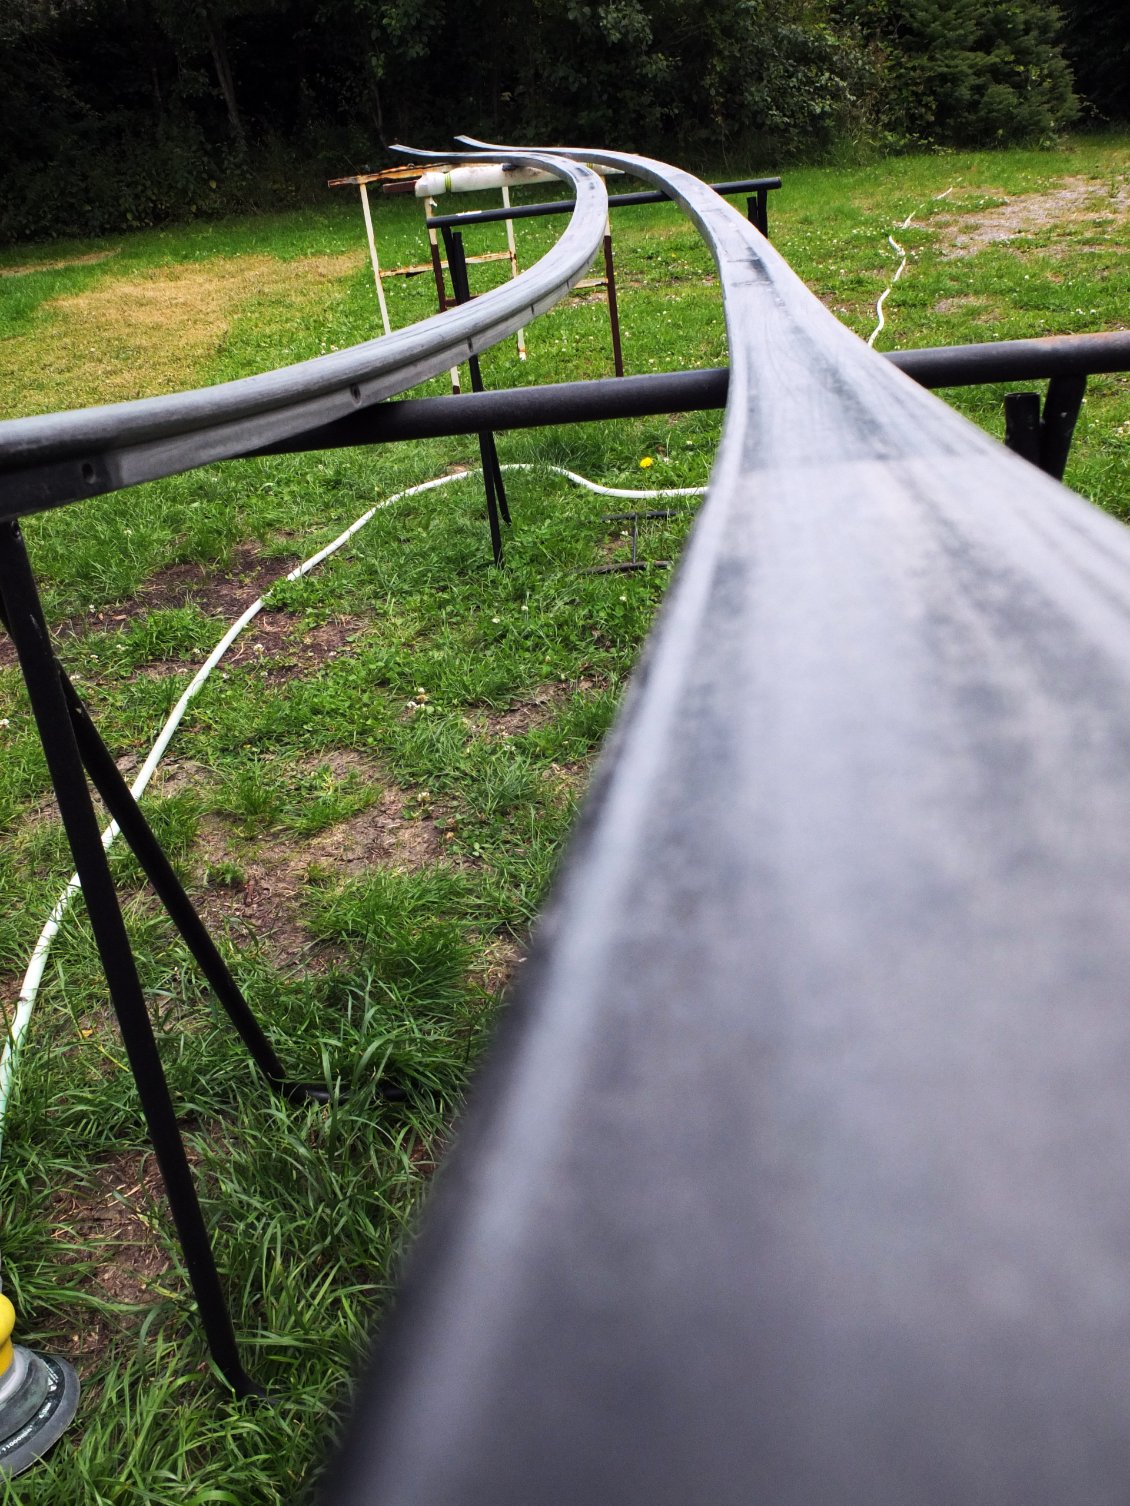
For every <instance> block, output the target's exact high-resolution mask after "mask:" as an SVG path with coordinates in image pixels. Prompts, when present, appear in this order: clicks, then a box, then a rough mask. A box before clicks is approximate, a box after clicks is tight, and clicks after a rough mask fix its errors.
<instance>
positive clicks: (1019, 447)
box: [1004, 392, 1040, 465]
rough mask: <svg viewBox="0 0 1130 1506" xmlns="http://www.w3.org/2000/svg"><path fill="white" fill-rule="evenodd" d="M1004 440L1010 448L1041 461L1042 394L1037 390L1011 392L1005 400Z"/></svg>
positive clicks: (1025, 457)
mask: <svg viewBox="0 0 1130 1506" xmlns="http://www.w3.org/2000/svg"><path fill="white" fill-rule="evenodd" d="M1004 442H1005V444H1006V445H1007V446H1008V448H1009V449H1010V450H1013V451H1015V453H1016V454H1017V455H1022V456H1023V457H1024V459H1025V460H1030V461H1031V462H1032V464H1033V465H1039V463H1040V396H1039V393H1037V392H1010V393H1008V395H1007V396H1006V397H1005V400H1004Z"/></svg>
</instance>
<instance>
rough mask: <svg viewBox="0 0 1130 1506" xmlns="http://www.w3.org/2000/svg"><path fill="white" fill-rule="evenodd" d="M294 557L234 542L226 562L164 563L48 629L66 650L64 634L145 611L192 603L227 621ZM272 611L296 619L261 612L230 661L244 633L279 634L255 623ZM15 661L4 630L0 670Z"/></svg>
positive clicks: (112, 627) (122, 622)
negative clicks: (267, 554) (128, 590)
mask: <svg viewBox="0 0 1130 1506" xmlns="http://www.w3.org/2000/svg"><path fill="white" fill-rule="evenodd" d="M297 562H298V561H297V557H296V556H294V555H291V556H280V555H276V556H274V557H272V558H270V559H264V558H263V557H262V556H261V555H260V554H259V549H258V545H256V544H250V543H249V544H239V545H237V546H236V548H235V549H233V551H232V555H231V559H230V561H229V563H228V564H227V565H226V566H219V565H216V564H202V563H200V562H199V561H196V560H191V561H187V562H185V563H183V564H178V565H168V566H166V568H165V569H163V570H159V571H158V572H157V574H156V575H154V576H153V577H152V579H151V580H149V581H147V582H146V583H145V585H143V586H142V587H141V588H140V589H139V591H138V592H137V595H136V596H131V597H130V598H129V599H128V600H127V601H122V602H117V603H115V605H113V606H109V607H104V608H102V609H101V610H99V611H97V612H81V613H78V614H76V615H75V616H73V617H66V618H64V619H63V621H62V622H60V623H58V624H57V625H56V626H55V627H54V628H53V629H52V633H53V636H54V638H55V640H56V642H57V643H58V644H59V645H60V648H61V649H63V650H64V651H65V644H66V640H67V639H68V638H82V637H85V636H86V634H87V633H95V632H114V631H117V630H118V629H119V628H123V627H125V626H126V625H127V624H128V623H131V622H136V621H138V620H139V619H141V618H143V617H146V616H148V614H149V613H150V612H155V611H163V610H167V609H168V608H170V607H184V606H195V607H197V608H198V610H199V611H201V612H203V613H204V614H205V615H206V616H208V617H216V618H218V619H220V620H221V621H223V622H224V623H229V622H232V621H234V620H235V618H237V617H238V616H240V615H241V613H243V612H245V611H246V610H247V608H248V607H249V606H250V605H251V603H252V602H253V601H255V600H256V599H257V598H258V597H260V596H262V595H264V593H265V592H266V591H268V590H269V589H270V587H271V586H273V585H274V584H275V582H276V581H278V580H281V579H282V577H283V576H285V575H286V574H287V572H288V571H290V570H292V569H293V568H294V566H295V564H297ZM275 616H278V617H279V618H286V619H287V621H288V622H289V623H291V624H293V623H294V622H296V621H300V620H301V619H298V618H296V617H295V616H294V614H292V613H282V612H280V613H277V614H276V613H273V612H267V611H264V612H263V613H261V614H260V617H259V618H257V619H256V621H255V623H253V624H252V627H251V630H250V632H249V634H245V635H244V636H243V637H241V638H240V639H237V641H236V643H235V644H234V645H233V646H232V649H231V652H230V655H229V662H233V661H234V662H239V661H240V660H241V659H242V658H245V657H246V654H245V650H244V645H245V642H246V639H247V638H248V637H250V638H251V640H252V641H254V639H255V635H256V633H258V635H259V638H260V639H261V640H262V639H264V638H265V637H267V636H275V637H278V636H280V635H282V634H283V629H281V628H272V627H270V626H262V627H261V626H260V624H264V623H266V622H267V620H268V619H269V618H271V617H275ZM15 663H16V650H15V648H14V647H13V645H12V640H11V639H10V638H9V637H8V635H7V633H4V634H3V635H2V636H0V669H6V668H8V667H10V666H11V665H14V664H15ZM187 667H188V666H187V665H185V664H183V663H180V662H177V661H170V662H168V663H167V664H166V665H165V669H164V672H165V673H172V672H174V671H176V670H178V669H185V668H187Z"/></svg>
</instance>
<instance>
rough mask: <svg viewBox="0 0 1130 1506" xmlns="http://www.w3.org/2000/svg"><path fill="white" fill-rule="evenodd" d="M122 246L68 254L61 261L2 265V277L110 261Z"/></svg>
mask: <svg viewBox="0 0 1130 1506" xmlns="http://www.w3.org/2000/svg"><path fill="white" fill-rule="evenodd" d="M121 249H122V248H121V247H120V246H114V247H112V248H111V249H110V250H109V251H88V252H87V253H86V255H85V256H67V257H64V258H63V259H62V260H61V261H29V262H27V263H25V264H24V265H23V266H21V267H0V277H30V276H31V274H32V273H33V272H61V271H63V270H64V269H65V268H66V267H89V266H93V265H94V264H95V263H96V262H100V261H109V260H110V258H111V256H117V254H118V252H119V251H120V250H121Z"/></svg>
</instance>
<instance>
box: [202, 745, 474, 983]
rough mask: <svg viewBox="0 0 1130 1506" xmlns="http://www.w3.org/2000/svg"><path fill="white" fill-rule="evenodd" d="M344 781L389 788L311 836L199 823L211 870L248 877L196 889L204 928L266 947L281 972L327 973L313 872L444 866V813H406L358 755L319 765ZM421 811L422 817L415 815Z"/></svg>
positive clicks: (400, 795) (339, 874) (402, 799)
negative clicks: (314, 930)
mask: <svg viewBox="0 0 1130 1506" xmlns="http://www.w3.org/2000/svg"><path fill="white" fill-rule="evenodd" d="M319 762H320V763H322V764H328V765H329V766H330V767H331V768H332V769H333V772H334V774H335V775H336V776H337V777H338V778H344V777H345V776H346V775H347V774H349V773H362V774H364V775H365V776H366V777H367V778H370V779H371V780H373V781H374V782H378V783H380V784H382V785H383V791H382V793H381V795H380V797H379V798H378V799H377V800H376V801H374V803H373V804H371V805H369V806H367V807H366V808H365V809H364V810H362V811H359V812H358V813H357V814H356V815H354V816H350V817H348V818H347V819H346V820H344V821H339V822H337V823H336V824H335V825H333V826H330V827H327V828H326V830H325V831H321V832H318V833H317V834H316V835H315V836H312V837H302V838H299V837H295V836H294V835H293V834H291V833H286V834H283V833H280V834H278V836H277V837H271V836H268V837H267V838H265V839H264V840H262V841H258V842H251V841H248V840H246V839H244V838H242V837H240V835H239V834H238V832H236V831H235V829H234V826H233V824H232V823H231V822H229V821H227V820H225V819H224V818H223V817H221V816H217V815H209V816H206V817H205V818H204V820H203V821H202V823H201V830H200V839H199V848H198V850H199V854H200V858H201V861H202V865H203V868H204V869H205V870H207V869H209V868H210V869H212V870H214V871H215V870H218V869H219V868H220V867H221V865H224V864H227V865H230V866H232V867H234V868H235V869H238V871H239V872H240V873H241V874H242V879H241V881H239V882H237V883H233V884H224V885H215V886H211V885H210V886H208V887H206V888H204V889H203V890H198V892H197V894H196V903H197V905H198V906H199V908H200V911H201V914H202V915H203V917H204V919H205V921H206V923H207V924H208V925H209V926H215V927H216V928H218V929H220V930H226V931H227V932H228V934H229V935H230V936H231V937H232V939H233V940H234V941H236V942H237V943H238V942H240V941H243V942H245V943H246V944H248V945H250V946H253V947H255V948H257V949H259V948H261V949H262V950H263V951H264V952H265V954H266V956H267V957H268V959H269V960H270V961H271V963H272V964H273V965H274V966H275V967H278V968H280V969H286V968H291V967H294V966H296V965H297V964H298V963H299V962H300V961H301V962H302V964H303V965H304V966H306V967H324V966H326V965H327V964H328V963H329V962H330V961H332V960H333V956H334V954H333V951H332V949H330V948H327V947H324V946H321V945H319V944H318V943H316V942H315V940H314V938H313V936H312V935H311V933H310V931H309V929H308V927H307V925H306V921H305V916H306V912H307V908H308V906H307V893H308V889H309V884H310V879H311V875H312V874H317V875H319V876H320V877H325V876H331V877H336V878H352V877H356V876H358V875H359V874H362V873H364V872H365V871H366V870H368V869H370V868H378V867H388V868H399V869H402V870H409V869H413V868H420V867H424V866H425V865H427V864H430V863H435V862H438V861H439V860H440V859H441V858H442V857H443V854H444V850H445V849H444V840H443V832H442V831H441V829H440V827H439V826H438V825H437V820H442V819H443V812H441V811H440V810H438V809H436V808H435V807H432V806H430V805H429V806H426V807H424V806H420V805H419V803H418V802H417V803H416V806H415V807H414V808H413V814H410V815H405V810H406V809H407V808H408V807H409V803H410V797H409V796H408V794H407V793H406V792H405V791H404V790H402V789H401V788H400V787H399V786H398V785H395V784H392V783H391V782H389V781H387V780H384V779H382V778H381V776H380V773H379V771H378V770H376V769H375V768H374V767H373V766H372V765H370V764H369V763H368V762H367V760H365V759H363V758H362V757H361V756H360V755H358V754H352V753H334V754H329V755H327V756H326V757H325V758H324V759H321V760H319ZM416 811H418V812H419V814H416V813H415V812H416Z"/></svg>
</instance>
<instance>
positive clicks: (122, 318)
mask: <svg viewBox="0 0 1130 1506" xmlns="http://www.w3.org/2000/svg"><path fill="white" fill-rule="evenodd" d="M359 260H360V258H359V257H358V255H356V254H355V253H352V252H343V253H341V254H339V255H336V256H307V257H302V258H299V259H297V260H294V261H285V262H284V261H279V260H278V259H277V258H275V257H273V256H238V257H222V256H218V257H213V258H212V259H211V260H209V261H203V262H186V263H184V264H183V265H180V266H171V267H169V266H166V267H155V268H153V269H152V270H150V271H145V272H138V273H134V274H132V275H131V276H129V277H107V278H105V279H102V280H100V281H99V282H98V283H97V284H96V285H95V286H94V287H91V288H87V289H85V290H84V291H83V292H81V293H76V294H72V295H70V296H68V297H65V298H57V299H54V300H52V302H50V303H49V304H46V305H45V308H44V312H45V315H46V318H45V319H37V320H36V322H35V327H34V328H33V329H31V330H28V331H26V332H23V333H20V334H18V335H15V336H13V337H12V339H11V340H10V341H6V342H5V345H6V347H7V348H8V349H9V350H10V351H11V355H12V360H11V369H12V371H14V372H23V373H26V375H25V377H24V383H25V385H24V387H23V390H17V391H16V392H15V393H14V394H13V398H14V403H13V410H12V411H13V413H15V414H22V413H41V412H50V411H51V410H52V409H55V408H65V407H68V406H73V405H74V404H75V403H76V402H77V401H81V402H82V403H84V404H88V403H94V402H99V403H111V402H120V401H122V400H123V399H126V398H135V397H148V396H152V395H153V394H155V393H159V392H178V391H183V390H184V389H185V388H188V387H191V386H194V385H195V380H194V378H195V375H196V372H197V371H198V370H199V369H200V368H201V367H202V366H203V365H204V364H205V363H206V362H207V361H208V360H210V359H211V357H212V356H214V355H215V354H216V353H217V352H218V351H219V350H220V349H221V347H222V345H223V342H224V340H225V338H226V337H227V334H228V331H229V329H230V328H231V324H232V321H233V319H234V318H235V316H236V315H237V314H238V313H239V311H240V309H241V308H242V307H243V306H244V305H245V304H247V303H250V302H252V301H253V300H255V299H260V298H263V297H264V296H267V297H269V296H271V295H272V294H274V295H278V294H280V293H282V292H285V291H286V290H287V289H290V288H295V289H300V290H301V292H302V294H304V295H306V296H309V294H310V291H311V290H312V289H316V288H317V285H318V283H319V282H328V281H336V280H337V279H339V278H342V277H345V276H347V275H348V274H349V273H351V272H353V271H354V270H355V269H356V267H357V265H358V263H359ZM76 394H81V397H76Z"/></svg>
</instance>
